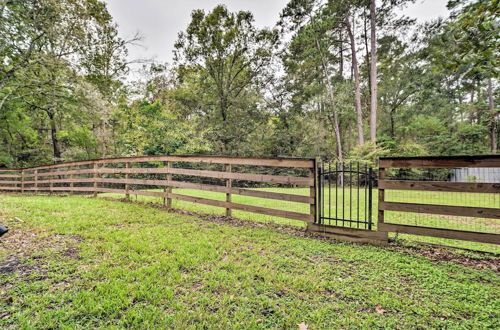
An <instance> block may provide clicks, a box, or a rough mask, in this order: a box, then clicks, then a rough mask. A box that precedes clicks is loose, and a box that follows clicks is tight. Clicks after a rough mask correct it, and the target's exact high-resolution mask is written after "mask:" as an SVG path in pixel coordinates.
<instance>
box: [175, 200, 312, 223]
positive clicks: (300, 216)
mask: <svg viewBox="0 0 500 330" xmlns="http://www.w3.org/2000/svg"><path fill="white" fill-rule="evenodd" d="M169 197H171V198H174V199H178V200H183V201H187V202H192V203H200V204H207V205H212V206H217V207H223V208H232V209H233V210H241V211H247V212H253V213H259V214H265V215H271V216H275V217H282V218H288V219H295V220H301V221H307V222H312V221H313V218H312V216H311V215H310V214H306V213H298V212H291V211H284V210H276V209H270V208H267V207H260V206H253V205H245V204H237V203H231V202H226V201H218V200H213V199H207V198H201V197H193V196H187V195H180V194H169Z"/></svg>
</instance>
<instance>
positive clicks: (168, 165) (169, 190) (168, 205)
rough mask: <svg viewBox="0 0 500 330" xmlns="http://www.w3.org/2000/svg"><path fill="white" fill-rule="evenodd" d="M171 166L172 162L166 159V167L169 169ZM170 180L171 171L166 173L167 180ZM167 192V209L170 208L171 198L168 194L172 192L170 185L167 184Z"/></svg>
mask: <svg viewBox="0 0 500 330" xmlns="http://www.w3.org/2000/svg"><path fill="white" fill-rule="evenodd" d="M171 168H172V162H171V161H167V169H168V170H170V169H171ZM170 181H172V173H167V182H168V183H170ZM166 192H167V209H169V210H170V209H172V198H170V195H171V194H172V186H170V185H169V186H167V189H166Z"/></svg>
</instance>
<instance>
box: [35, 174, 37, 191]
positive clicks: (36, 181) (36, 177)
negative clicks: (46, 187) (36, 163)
mask: <svg viewBox="0 0 500 330" xmlns="http://www.w3.org/2000/svg"><path fill="white" fill-rule="evenodd" d="M37 191H38V170H35V192H37Z"/></svg>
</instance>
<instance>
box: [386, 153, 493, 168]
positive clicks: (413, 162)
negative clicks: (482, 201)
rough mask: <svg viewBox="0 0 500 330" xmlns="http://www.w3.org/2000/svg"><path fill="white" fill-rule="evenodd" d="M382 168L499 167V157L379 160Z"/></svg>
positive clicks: (392, 158) (395, 158) (397, 158)
mask: <svg viewBox="0 0 500 330" xmlns="http://www.w3.org/2000/svg"><path fill="white" fill-rule="evenodd" d="M379 164H380V167H382V168H457V167H500V156H499V155H487V156H481V155H480V156H449V157H443V156H439V157H391V158H380V162H379Z"/></svg>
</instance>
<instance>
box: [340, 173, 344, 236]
mask: <svg viewBox="0 0 500 330" xmlns="http://www.w3.org/2000/svg"><path fill="white" fill-rule="evenodd" d="M340 170H341V173H342V179H341V180H342V181H341V184H342V227H343V226H345V220H344V219H345V177H344V164H343V163H342V164H340Z"/></svg>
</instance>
